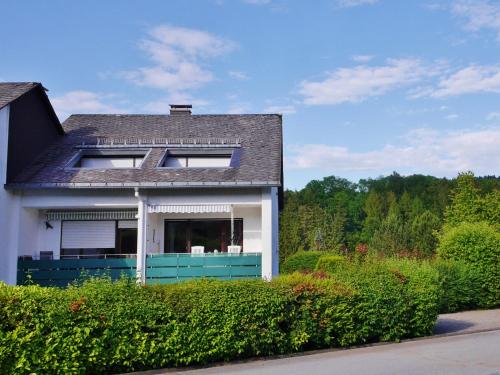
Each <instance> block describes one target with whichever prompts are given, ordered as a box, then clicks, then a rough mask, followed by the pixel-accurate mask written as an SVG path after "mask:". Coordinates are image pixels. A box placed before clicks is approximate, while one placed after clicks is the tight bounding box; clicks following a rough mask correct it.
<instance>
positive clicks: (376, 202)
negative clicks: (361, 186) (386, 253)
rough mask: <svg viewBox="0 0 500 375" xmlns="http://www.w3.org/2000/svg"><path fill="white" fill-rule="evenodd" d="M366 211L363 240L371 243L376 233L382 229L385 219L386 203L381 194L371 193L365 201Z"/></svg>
mask: <svg viewBox="0 0 500 375" xmlns="http://www.w3.org/2000/svg"><path fill="white" fill-rule="evenodd" d="M364 211H365V214H366V218H365V222H364V224H363V236H362V238H363V240H364V241H365V242H368V241H370V239H371V238H372V237H373V235H374V234H375V232H376V231H377V230H378V229H379V228H380V225H381V224H382V220H383V218H384V203H383V201H382V197H381V196H380V194H379V193H376V192H370V193H368V196H367V198H366V201H365V207H364Z"/></svg>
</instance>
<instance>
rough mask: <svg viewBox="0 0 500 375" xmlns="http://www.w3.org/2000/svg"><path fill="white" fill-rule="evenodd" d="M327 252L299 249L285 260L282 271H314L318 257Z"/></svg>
mask: <svg viewBox="0 0 500 375" xmlns="http://www.w3.org/2000/svg"><path fill="white" fill-rule="evenodd" d="M327 254H328V253H327V252H325V251H299V252H297V253H295V254H293V255H292V256H290V257H288V258H287V259H286V260H285V262H284V263H283V265H282V267H281V270H280V272H281V273H293V272H297V271H298V272H312V271H314V269H315V268H316V263H318V259H319V258H320V257H321V256H324V255H327Z"/></svg>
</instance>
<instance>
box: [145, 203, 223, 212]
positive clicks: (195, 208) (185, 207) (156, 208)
mask: <svg viewBox="0 0 500 375" xmlns="http://www.w3.org/2000/svg"><path fill="white" fill-rule="evenodd" d="M148 212H149V213H162V214H207V213H210V214H212V213H225V212H231V205H230V204H152V205H149V206H148Z"/></svg>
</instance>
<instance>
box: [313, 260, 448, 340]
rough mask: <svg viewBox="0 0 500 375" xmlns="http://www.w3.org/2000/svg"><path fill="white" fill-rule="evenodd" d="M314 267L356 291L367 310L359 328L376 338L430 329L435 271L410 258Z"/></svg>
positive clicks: (436, 302)
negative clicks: (362, 323) (374, 334)
mask: <svg viewBox="0 0 500 375" xmlns="http://www.w3.org/2000/svg"><path fill="white" fill-rule="evenodd" d="M318 269H319V270H321V271H326V272H328V273H330V274H331V275H332V276H333V278H334V279H335V280H337V281H338V282H341V283H343V284H346V285H348V286H349V287H351V288H353V289H355V290H358V291H359V298H360V302H361V304H362V305H363V306H364V308H365V309H366V311H367V314H366V315H363V316H364V326H363V327H362V329H364V330H367V331H368V332H372V334H373V333H376V337H378V339H380V340H394V339H395V337H402V335H403V336H405V335H409V336H421V335H426V334H430V333H432V330H433V328H434V323H433V321H435V319H436V317H437V314H438V306H439V300H440V290H439V286H438V276H437V272H436V271H435V270H433V269H432V268H431V267H430V266H428V265H422V264H421V263H418V262H417V261H411V260H398V261H393V260H380V259H369V260H367V261H366V262H346V263H345V264H343V265H342V267H330V265H329V264H328V263H324V264H321V263H318Z"/></svg>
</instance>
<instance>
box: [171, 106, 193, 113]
mask: <svg viewBox="0 0 500 375" xmlns="http://www.w3.org/2000/svg"><path fill="white" fill-rule="evenodd" d="M191 108H193V106H192V105H191V104H170V114H171V115H190V114H191Z"/></svg>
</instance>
